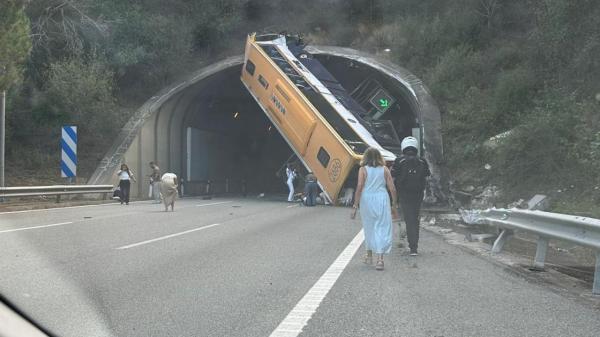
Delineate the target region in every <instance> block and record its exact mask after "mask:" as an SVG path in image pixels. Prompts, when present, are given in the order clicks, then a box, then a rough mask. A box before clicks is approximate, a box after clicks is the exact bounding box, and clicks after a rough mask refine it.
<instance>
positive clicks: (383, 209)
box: [360, 166, 392, 254]
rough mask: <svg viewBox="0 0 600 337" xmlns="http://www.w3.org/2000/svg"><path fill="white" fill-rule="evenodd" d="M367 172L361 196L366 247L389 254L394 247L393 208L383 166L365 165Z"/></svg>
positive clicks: (361, 216)
mask: <svg viewBox="0 0 600 337" xmlns="http://www.w3.org/2000/svg"><path fill="white" fill-rule="evenodd" d="M364 168H365V170H366V173H367V179H366V180H365V186H364V188H363V191H362V194H361V196H360V218H361V220H362V224H363V230H364V233H365V247H366V249H367V250H372V251H373V253H375V254H389V252H390V251H391V249H392V209H391V208H390V196H389V194H388V191H387V187H386V182H385V171H384V169H383V166H378V167H369V166H365V167H364Z"/></svg>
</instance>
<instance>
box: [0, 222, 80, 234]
mask: <svg viewBox="0 0 600 337" xmlns="http://www.w3.org/2000/svg"><path fill="white" fill-rule="evenodd" d="M72 223H73V221H67V222H60V223H55V224H50V225H41V226H32V227H23V228H14V229H6V230H3V231H0V234H2V233H10V232H18V231H26V230H30V229H38V228H46V227H56V226H63V225H68V224H72Z"/></svg>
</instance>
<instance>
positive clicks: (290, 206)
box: [287, 205, 300, 208]
mask: <svg viewBox="0 0 600 337" xmlns="http://www.w3.org/2000/svg"><path fill="white" fill-rule="evenodd" d="M298 206H300V205H289V206H288V207H287V208H292V207H298Z"/></svg>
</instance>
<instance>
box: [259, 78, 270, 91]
mask: <svg viewBox="0 0 600 337" xmlns="http://www.w3.org/2000/svg"><path fill="white" fill-rule="evenodd" d="M258 81H259V82H260V85H262V86H263V88H265V89H267V88H268V87H269V82H267V80H265V78H264V77H262V75H258Z"/></svg>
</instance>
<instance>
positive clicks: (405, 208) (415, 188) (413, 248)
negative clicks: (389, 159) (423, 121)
mask: <svg viewBox="0 0 600 337" xmlns="http://www.w3.org/2000/svg"><path fill="white" fill-rule="evenodd" d="M418 147H419V142H418V141H417V139H416V138H414V137H406V138H404V139H403V140H402V156H400V157H398V158H396V161H395V162H394V165H393V167H392V177H393V178H394V180H395V185H396V190H397V191H398V200H399V203H400V208H401V209H402V215H403V216H404V222H405V223H406V236H407V238H408V247H409V248H410V255H411V256H417V248H418V246H419V218H420V211H421V203H422V202H423V196H424V190H425V182H426V178H427V177H428V176H430V175H431V172H430V171H429V165H428V164H427V161H425V159H423V158H420V157H419V156H418V150H417V149H418Z"/></svg>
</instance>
